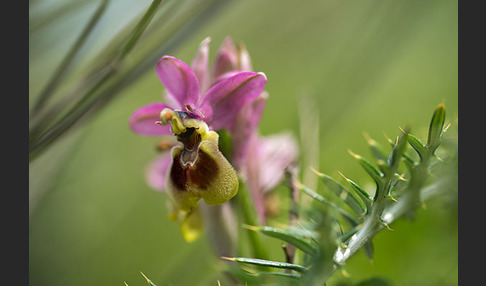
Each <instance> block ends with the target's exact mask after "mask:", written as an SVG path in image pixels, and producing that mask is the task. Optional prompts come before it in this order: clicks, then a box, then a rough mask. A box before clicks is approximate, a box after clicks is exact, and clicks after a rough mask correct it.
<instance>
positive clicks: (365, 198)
mask: <svg viewBox="0 0 486 286" xmlns="http://www.w3.org/2000/svg"><path fill="white" fill-rule="evenodd" d="M339 174H341V176H342V177H343V178H344V179H345V180H346V181H347V182H348V183H349V184H350V185H351V186H352V187H353V189H354V190H356V192H357V193H358V195H359V197H360V198H361V200H362V201H363V202H364V204H365V205H366V209H367V210H369V208H370V206H371V202H372V201H373V198H372V197H371V196H370V194H368V192H367V191H365V190H364V189H363V188H362V187H361V186H360V185H358V184H357V183H355V182H353V181H352V180H350V179H348V178H347V177H345V176H344V175H343V174H342V173H341V172H340V173H339Z"/></svg>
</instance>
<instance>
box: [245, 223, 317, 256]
mask: <svg viewBox="0 0 486 286" xmlns="http://www.w3.org/2000/svg"><path fill="white" fill-rule="evenodd" d="M246 228H248V229H250V230H255V231H258V232H260V233H262V234H264V235H267V236H270V237H274V238H278V239H281V240H283V241H285V242H287V243H290V244H292V245H294V246H295V247H297V248H299V249H300V250H302V251H304V252H306V253H308V254H310V255H316V254H317V248H316V246H315V245H314V244H312V243H311V242H310V241H309V240H307V239H306V238H305V237H302V236H301V235H300V234H298V233H296V232H294V231H291V230H283V229H279V228H276V227H270V226H246ZM308 237H311V236H308Z"/></svg>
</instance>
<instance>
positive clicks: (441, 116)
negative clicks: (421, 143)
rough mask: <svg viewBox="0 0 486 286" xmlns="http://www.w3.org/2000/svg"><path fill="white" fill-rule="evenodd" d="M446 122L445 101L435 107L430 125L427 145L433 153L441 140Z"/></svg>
mask: <svg viewBox="0 0 486 286" xmlns="http://www.w3.org/2000/svg"><path fill="white" fill-rule="evenodd" d="M444 122H445V105H444V104H443V103H441V104H439V106H438V107H437V108H436V109H435V111H434V114H433V115H432V120H431V121H430V126H429V136H428V138H427V147H428V148H429V149H430V151H431V152H432V153H433V152H434V151H435V149H437V147H438V146H439V144H440V142H441V137H442V133H443V131H444Z"/></svg>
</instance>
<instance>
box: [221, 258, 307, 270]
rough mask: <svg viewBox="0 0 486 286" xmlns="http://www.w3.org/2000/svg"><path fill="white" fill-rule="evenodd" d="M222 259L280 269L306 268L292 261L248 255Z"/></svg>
mask: <svg viewBox="0 0 486 286" xmlns="http://www.w3.org/2000/svg"><path fill="white" fill-rule="evenodd" d="M221 258H222V259H225V260H229V261H235V262H239V263H245V264H252V265H258V266H268V267H274V268H280V269H290V270H295V271H297V272H304V271H305V270H306V268H305V267H304V266H301V265H297V264H292V263H286V262H279V261H272V260H264V259H258V258H247V257H224V256H222V257H221Z"/></svg>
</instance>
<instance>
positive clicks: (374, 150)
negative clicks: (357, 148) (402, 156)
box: [365, 134, 388, 161]
mask: <svg viewBox="0 0 486 286" xmlns="http://www.w3.org/2000/svg"><path fill="white" fill-rule="evenodd" d="M365 139H366V142H367V143H368V145H369V148H370V151H371V154H372V155H373V157H375V159H376V160H377V161H386V160H387V158H388V156H387V153H386V152H385V150H383V147H382V146H381V145H380V144H379V143H378V142H376V141H375V140H373V139H372V138H371V137H370V136H369V135H368V134H365Z"/></svg>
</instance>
